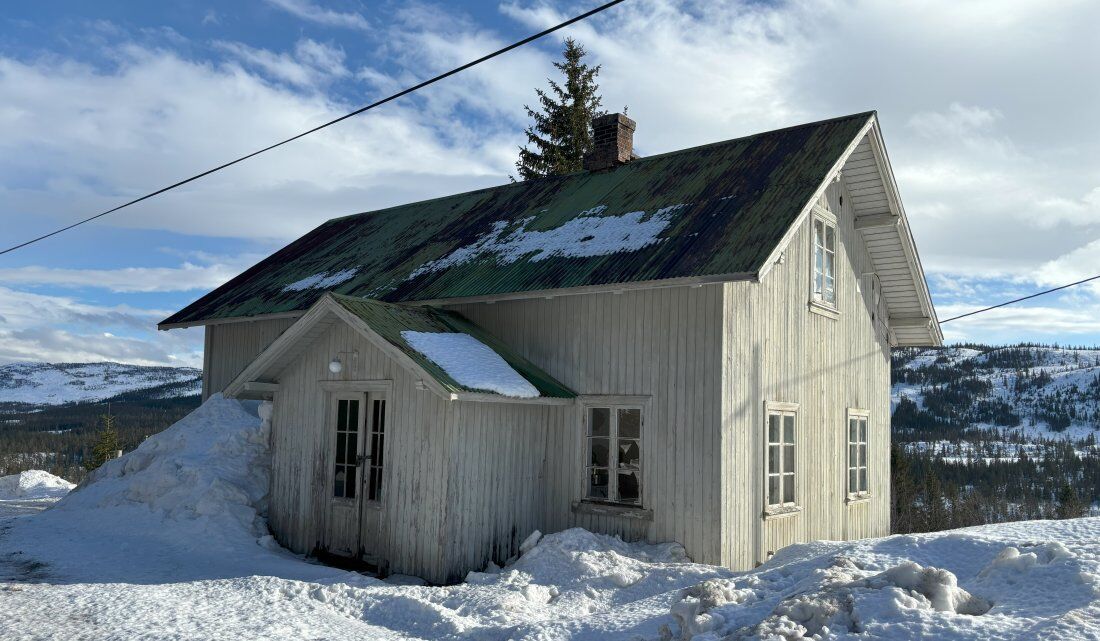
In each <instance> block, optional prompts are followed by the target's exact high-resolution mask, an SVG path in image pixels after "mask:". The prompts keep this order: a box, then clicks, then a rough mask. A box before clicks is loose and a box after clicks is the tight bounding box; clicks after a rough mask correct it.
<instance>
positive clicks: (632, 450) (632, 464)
mask: <svg viewBox="0 0 1100 641" xmlns="http://www.w3.org/2000/svg"><path fill="white" fill-rule="evenodd" d="M641 466H642V450H641V447H639V445H638V441H628V440H623V439H620V440H619V469H623V468H626V469H631V470H636V469H639V468H640V467H641Z"/></svg>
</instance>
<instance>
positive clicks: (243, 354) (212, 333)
mask: <svg viewBox="0 0 1100 641" xmlns="http://www.w3.org/2000/svg"><path fill="white" fill-rule="evenodd" d="M295 320H297V319H295V318H271V319H260V320H253V321H236V322H231V323H216V324H213V325H207V326H206V336H205V341H206V342H205V345H204V349H203V355H202V400H204V401H205V400H206V399H207V398H209V397H210V395H211V394H213V393H215V392H220V391H222V390H223V389H225V387H226V386H227V385H229V384H230V383H232V382H233V379H234V378H236V377H237V375H238V374H240V373H241V371H242V370H244V368H245V367H247V366H248V364H249V363H251V362H252V361H253V360H255V359H256V357H257V356H259V355H260V352H262V351H264V349H266V348H267V346H268V345H270V344H271V343H272V342H273V341H274V340H275V339H276V338H278V337H279V335H280V334H282V333H283V332H284V331H286V329H287V328H288V327H290V326H291V325H293V324H294V321H295Z"/></svg>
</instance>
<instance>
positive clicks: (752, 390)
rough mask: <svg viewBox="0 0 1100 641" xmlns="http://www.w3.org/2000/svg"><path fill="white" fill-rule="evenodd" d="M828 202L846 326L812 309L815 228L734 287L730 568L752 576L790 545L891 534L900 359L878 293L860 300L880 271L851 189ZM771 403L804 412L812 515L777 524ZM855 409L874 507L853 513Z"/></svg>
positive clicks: (727, 436) (727, 418)
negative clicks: (894, 394) (768, 434)
mask: <svg viewBox="0 0 1100 641" xmlns="http://www.w3.org/2000/svg"><path fill="white" fill-rule="evenodd" d="M841 197H843V204H841ZM824 203H826V204H827V208H828V209H829V210H830V211H832V212H833V213H835V214H836V216H837V237H838V239H839V242H840V247H839V248H838V252H837V263H836V274H837V281H836V283H837V304H838V308H839V311H840V316H839V317H838V318H836V319H832V318H828V317H825V316H822V315H820V314H815V313H813V312H811V311H810V309H809V300H810V274H811V265H812V246H811V243H812V238H811V225H812V217H811V218H809V219H808V220H807V221H806V223H805V224H804V225H802V227H801V228H800V230H799V231H798V233H797V235H796V236H795V237H794V239H793V240H792V242H791V244H790V245H789V246H788V248H787V250H786V252H785V256H784V260H783V262H782V263H781V264H778V265H776V266H775V267H774V268H773V269H772V270H771V272H769V273H768V274H767V275H766V276H765V277H764V278H763V280H762V281H761V282H760V283H728V284H726V285H724V290H725V299H724V307H725V327H724V336H723V339H722V345H723V348H722V351H723V355H724V357H723V360H722V367H723V379H724V380H725V383H724V385H723V389H724V391H725V394H724V398H723V401H722V425H723V428H722V446H721V451H722V452H723V460H724V470H723V473H722V490H721V491H722V493H723V497H722V499H721V503H722V506H723V515H722V525H723V527H722V529H723V534H722V551H721V563H722V564H723V565H727V566H729V567H732V568H738V569H743V568H749V567H752V565H754V564H755V563H760V562H763V561H764V560H766V559H767V557H768V555H769V554H770V553H773V552H775V551H778V550H779V549H780V548H783V547H785V546H787V545H790V544H792V543H797V542H801V541H808V540H813V539H850V538H862V537H868V536H881V535H885V534H888V533H889V526H890V521H889V501H890V494H889V493H890V469H889V460H890V459H889V457H890V454H889V445H890V431H889V430H890V413H889V412H890V400H889V394H890V350H889V345H888V344H887V343H886V341H885V339H884V337H883V336H881V335H879V334H878V333H876V330H875V328H874V326H873V324H872V320H871V310H870V307H871V305H872V304H873V303H872V301H870V300H869V292H868V291H862V292H861V291H859V290H858V289H857V284H858V283H859V281H860V277H861V275H862V274H865V273H869V272H871V271H873V269H874V268H873V266H872V265H871V262H870V258H869V256H868V254H867V251H866V248H865V245H864V242H863V239H862V237H861V235H860V233H859V232H857V231H855V230H854V229H853V213H852V209H851V198H850V196H849V195H848V194H847V191H846V188H845V186H844V183H843V181H841V182H839V183H833V184H832V185H831V186H830V187H829V188H828V189H827V190H826V194H825V196H824ZM863 289H864V290H866V289H867V288H863ZM765 401H780V402H791V403H798V404H799V410H798V418H797V435H796V444H797V445H796V470H797V476H796V484H795V488H796V490H795V491H796V500H797V503H798V505H799V506H800V507H801V508H802V509H801V512H799V513H796V514H793V515H788V516H782V517H773V518H771V519H765V518H764V517H763V513H764V508H765V504H764V494H765V484H764V475H765V471H766V470H765V466H766V462H765V454H766V452H765V446H764V434H765V432H764V430H765V426H764V424H765V414H764V412H765V407H764V403H765ZM848 408H860V409H866V410H869V411H870V419H869V422H868V434H869V439H870V442H869V444H868V460H869V462H870V465H869V469H868V474H869V479H868V486H869V489H870V491H871V498H870V500H868V501H865V502H859V503H851V504H850V503H849V502H848V501H847V444H848V443H847V438H848V437H847V410H848Z"/></svg>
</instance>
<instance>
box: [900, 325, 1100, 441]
mask: <svg viewBox="0 0 1100 641" xmlns="http://www.w3.org/2000/svg"><path fill="white" fill-rule="evenodd" d="M893 383H894V385H893V400H894V408H895V417H894V426H895V430H897V429H903V430H904V429H918V430H920V429H927V428H933V427H939V428H951V427H954V428H958V429H967V428H1001V429H1004V428H1011V429H1013V430H1016V431H1019V432H1021V433H1024V434H1028V435H1031V436H1041V437H1051V436H1059V437H1071V438H1084V437H1086V436H1088V435H1090V434H1092V433H1093V432H1094V431H1096V430H1098V429H1100V350H1097V349H1067V348H1060V347H1041V346H1031V345H1013V346H1007V347H989V346H981V345H976V346H971V347H948V348H943V349H901V350H896V351H895V352H894V358H893Z"/></svg>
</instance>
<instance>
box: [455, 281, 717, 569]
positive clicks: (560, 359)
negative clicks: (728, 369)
mask: <svg viewBox="0 0 1100 641" xmlns="http://www.w3.org/2000/svg"><path fill="white" fill-rule="evenodd" d="M722 303H723V286H722V285H709V286H704V287H677V288H665V289H649V290H634V291H626V292H623V293H621V294H583V295H573V296H562V297H557V298H552V299H534V300H523V301H507V302H497V303H494V304H484V303H480V304H467V305H456V306H453V307H451V308H452V309H455V310H456V311H458V312H460V313H462V314H463V315H465V316H466V317H468V318H470V319H471V320H472V321H473V322H475V323H477V324H478V325H480V326H481V327H483V328H485V329H486V330H487V331H489V332H491V333H492V334H494V335H496V336H497V337H498V338H500V339H501V340H503V341H504V342H506V343H508V344H509V345H510V346H511V347H513V348H514V349H516V350H517V351H518V352H519V353H520V354H522V355H523V356H524V357H526V358H528V359H529V360H531V361H532V362H534V363H535V364H537V365H538V366H539V367H541V368H542V369H544V370H545V371H546V372H548V373H549V374H550V375H552V376H554V377H555V378H557V379H558V380H560V381H561V382H562V383H564V384H565V385H567V386H569V387H570V388H571V389H573V390H574V391H575V392H577V393H578V394H582V395H594V396H598V395H628V396H647V397H649V403H648V406H647V407H646V410H645V414H644V418H643V433H642V469H643V479H642V482H643V487H642V503H643V506H644V507H646V508H648V509H651V510H653V519H652V521H646V520H635V519H629V518H623V517H619V516H604V515H592V514H579V513H574V512H573V509H572V505H573V502H574V501H577V500H579V499H581V498H582V496H583V492H584V487H583V475H584V456H585V438H584V433H583V429H584V428H583V422H582V414H581V411H582V410H581V409H580V408H579V407H578V406H567V407H550V408H546V409H545V410H544V412H545V414H544V415H545V420H546V428H545V435H544V436H545V446H544V447H545V460H544V462H543V464H542V466H541V474H542V477H543V479H544V482H543V483H544V488H543V494H542V498H541V499H540V501H541V503H542V510H541V514H540V519H539V529H541V530H543V531H544V532H553V531H558V530H562V529H565V528H569V527H574V526H579V527H584V528H587V529H589V530H592V531H595V532H603V533H608V534H618V535H621V536H622V537H623V538H625V539H628V540H649V541H679V542H680V543H682V544H683V545H684V546H685V547H686V548H687V550H688V553H689V554H690V555H691V556H692V558H694V559H695V560H697V561H701V562H707V563H717V562H718V561H719V554H720V539H719V529H720V528H719V527H718V521H719V509H718V507H719V501H720V489H719V474H720V472H721V462H720V460H719V459H718V445H719V438H720V432H721V430H720V427H721V425H720V422H719V415H720V411H721V399H722V394H721V389H720V384H721V373H722V367H721V359H722V352H721V350H720V349H719V345H720V344H721V340H722V328H723V323H722V317H721V314H722ZM524 458H527V457H526V456H525V457H524ZM531 458H532V459H534V457H531ZM532 463H534V461H533V460H532Z"/></svg>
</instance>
